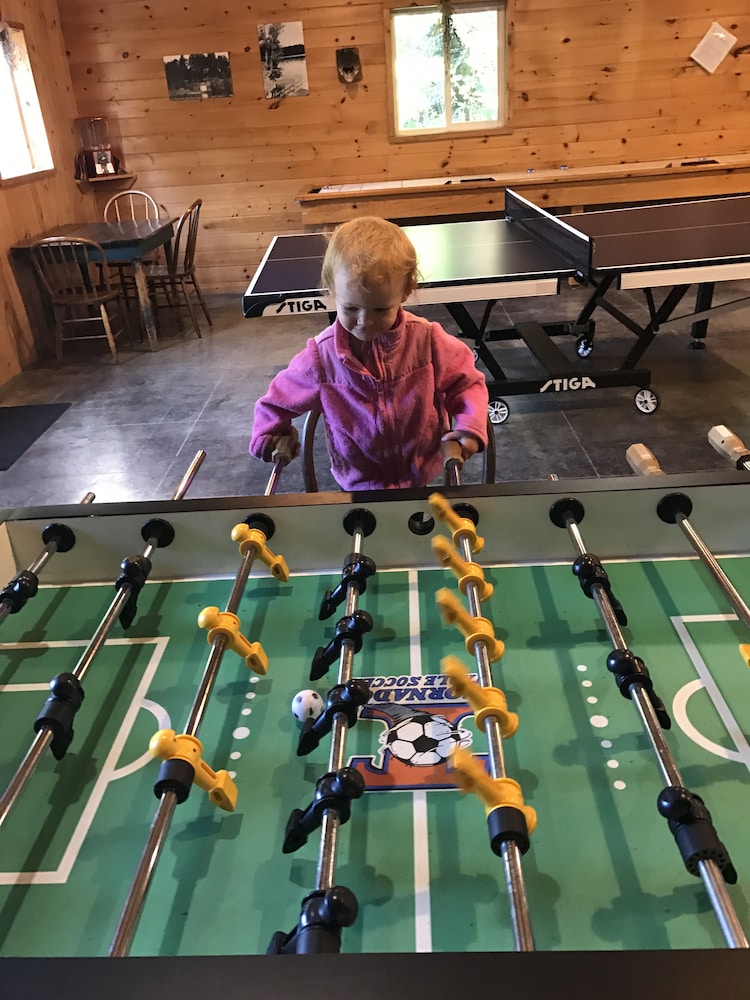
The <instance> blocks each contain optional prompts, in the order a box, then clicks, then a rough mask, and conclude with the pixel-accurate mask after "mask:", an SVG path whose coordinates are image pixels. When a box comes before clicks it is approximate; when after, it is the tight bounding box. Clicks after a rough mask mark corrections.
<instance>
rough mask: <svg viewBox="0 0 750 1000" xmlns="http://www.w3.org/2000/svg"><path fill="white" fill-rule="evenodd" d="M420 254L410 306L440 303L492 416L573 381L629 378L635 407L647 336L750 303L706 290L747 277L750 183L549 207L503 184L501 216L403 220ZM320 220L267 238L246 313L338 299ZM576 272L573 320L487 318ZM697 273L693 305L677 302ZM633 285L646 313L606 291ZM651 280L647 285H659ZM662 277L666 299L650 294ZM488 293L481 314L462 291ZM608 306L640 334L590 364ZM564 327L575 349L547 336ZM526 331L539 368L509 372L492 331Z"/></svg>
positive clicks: (329, 306) (472, 295)
mask: <svg viewBox="0 0 750 1000" xmlns="http://www.w3.org/2000/svg"><path fill="white" fill-rule="evenodd" d="M404 231H405V232H406V233H407V235H408V236H409V238H410V239H411V241H412V242H413V244H414V246H415V248H416V251H417V256H418V260H419V267H420V272H421V280H420V282H419V285H418V287H417V290H416V291H415V293H414V295H413V296H412V297H411V298H410V299H409V300H407V305H410V306H428V305H432V304H441V305H443V306H444V307H445V308H446V309H447V311H448V312H449V313H450V315H451V316H452V317H453V319H454V320H455V322H456V323H457V325H458V328H459V331H460V334H461V336H462V337H464V338H466V339H469V340H473V341H474V349H475V353H476V356H477V358H478V359H480V360H481V361H482V362H483V363H484V365H485V367H486V368H487V370H488V371H489V373H490V376H491V379H490V380H489V382H488V388H489V392H490V419H491V420H492V421H493V423H502V422H503V421H505V420H506V419H507V417H508V414H509V407H508V405H507V403H506V402H505V400H504V399H503V398H502V397H503V396H505V395H519V394H531V393H549V394H558V393H571V392H580V391H586V390H590V389H604V388H613V387H620V386H635V387H636V393H635V396H634V402H635V405H636V407H637V408H638V409H639V410H640V411H641V412H643V413H653V412H654V411H655V410H656V409H657V407H658V405H659V397H658V395H657V393H656V392H655V391H654V390H653V389H652V388H651V387H650V381H651V372H650V371H649V370H648V369H646V368H639V367H636V365H637V364H638V362H639V361H640V360H641V358H642V357H643V354H644V352H645V351H646V349H647V348H648V346H649V344H651V343H652V341H653V339H654V337H655V336H656V334H657V333H658V332H659V330H663V329H665V328H666V327H668V326H672V325H675V324H678V323H681V322H685V321H688V320H690V321H692V326H691V340H690V346H691V347H695V348H701V347H704V346H705V345H704V340H705V337H706V334H707V329H708V320H709V318H710V317H711V316H715V315H718V314H720V313H725V312H729V311H732V310H735V309H738V308H741V307H743V306H744V305H746V304H748V303H750V295H743V294H740V295H739V296H738V297H735V298H733V299H732V300H731V301H728V302H724V303H722V304H720V305H714V304H713V293H714V288H715V285H716V284H717V283H719V282H726V281H738V280H743V279H746V278H750V196H748V195H741V196H734V197H726V198H706V199H694V200H691V201H682V202H674V203H670V204H661V205H649V206H644V207H634V208H623V209H607V210H603V211H596V212H588V213H584V214H576V215H560V216H555V215H552V214H551V213H549V212H547V211H545V210H544V209H541V208H539V207H537V206H535V205H533V204H532V203H531V202H529V201H528V200H527V199H525V198H523V197H522V196H520V195H518V194H517V193H516V192H514V191H511V190H510V189H509V188H506V192H505V217H504V218H499V219H489V220H479V221H469V222H447V223H446V222H441V223H426V224H421V225H413V226H404ZM325 245H326V237H325V235H324V234H323V233H303V234H294V235H287V236H277V237H276V238H275V239H274V240H273V241H272V243H271V244H270V246H269V248H268V250H267V252H266V254H265V255H264V257H263V260H262V261H261V263H260V265H259V266H258V269H257V271H256V272H255V274H254V275H253V278H252V280H251V281H250V284H249V286H248V288H247V290H246V292H245V294H244V296H243V312H244V315H245V316H246V317H258V316H289V315H294V314H310V313H316V312H326V313H333V312H335V303H334V301H333V298H332V297H331V296H330V295H329V294H328V293H327V292H326V291H325V290H324V289H322V288H321V285H320V270H321V263H322V259H323V256H324V253H325ZM570 278H572V279H575V280H576V281H578V282H580V283H581V284H583V285H586V286H588V287H589V288H590V289H591V291H590V294H589V296H588V298H587V300H586V302H585V304H584V306H583V308H582V309H581V311H580V312H579V314H578V316H577V317H576V319H575V320H574V321H573V322H566V323H544V324H542V323H535V322H522V323H517V324H516V325H515V326H514V327H513V328H512V329H503V330H491V329H489V320H490V318H491V314H492V310H493V308H494V306H495V305H496V303H497V302H498V301H502V300H506V299H509V298H516V297H530V296H547V295H557V294H558V293H559V292H560V290H561V286H562V282H563V281H564V280H567V279H570ZM692 286H696V289H697V291H696V295H695V299H694V302H693V304H692V307H690V306H689V307H688V311H687V312H685V311H681V312H680V314H679V315H675V313H676V311H677V309H678V307H679V305H680V303H681V302H682V300H683V299H684V298H685V296H686V294H687V292H688V291H689V289H690V288H691V287H692ZM620 290H624V291H630V290H640V291H642V292H643V294H644V297H645V303H646V305H647V307H648V320H647V322H645V323H643V322H642V321H641V320H640V318H639V317H637V316H633V315H631V314H630V313H626V312H625V311H623V308H622V305H621V302H620V301H619V300H618V301H617V302H615V301H613V300H612V295H613V293H615V292H617V291H620ZM655 290H656V291H655ZM659 291H660V292H661V293H662V297H661V300H660V301H659V302H657V295H658V294H659ZM470 302H484V303H485V308H484V311H483V315H482V318H481V319H480V320H479V322H477V321H476V320H475V319H474V318H473V317H472V315H471V313H470V311H469V309H468V307H467V303H470ZM599 308H601V309H604V310H605V311H606V312H607V313H608V314H609V315H611V316H613V317H614V318H615V319H616V320H617V321H618V322H619V323H620V324H621V325H622V326H624V327H625V328H626V329H627V330H629V331H630V332H631V333H632V334H634V335H635V343H634V344H633V345H632V347H631V349H630V350H629V351H628V353H627V354H626V356H625V358H624V359H623V360H622V362H621V363H620V364H619V365H617V366H616V367H614V368H602V369H599V368H596V367H595V366H594V365H592V363H591V362H590V361H588V360H587V359H589V357H590V355H591V354H592V353H593V350H594V334H595V321H594V319H593V316H594V313H595V311H596V310H597V309H599ZM556 335H572V336H575V337H576V338H577V340H576V352H575V353H576V356H577V359H578V360H575V361H571V360H569V359H568V357H567V356H566V355H565V354H564V353H563V352H562V351H561V350H560V348H559V347H558V346H557V345H556V344H555V343H553V341H552V340H551V337H553V336H556ZM511 338H513V339H521V340H523V341H524V343H525V344H526V346H527V347H528V348H529V349H530V351H531V352H532V354H533V355H534V356H535V357H536V359H537V360H538V362H539V363H540V365H541V367H542V369H543V371H542V373H541V374H540V375H539V377H535V378H524V379H513V378H508V377H507V376H506V373H505V372H504V371H503V369H502V368H501V367H500V365H499V364H498V362H497V360H496V358H495V356H494V355H493V353H492V351H491V350H490V348H489V346H488V344H489V343H491V342H492V341H497V340H501V339H502V340H507V339H511Z"/></svg>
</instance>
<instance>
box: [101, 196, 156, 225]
mask: <svg viewBox="0 0 750 1000" xmlns="http://www.w3.org/2000/svg"><path fill="white" fill-rule="evenodd" d="M159 214H160V213H159V206H158V205H157V204H156V201H155V200H154V199H153V198H152V197H151V195H150V194H146V192H145V191H120V193H119V194H115V195H113V196H112V197H111V198H110V199H109V201H108V202H107V204H106V205H105V206H104V221H105V222H122V221H123V219H131V220H136V219H158V218H159Z"/></svg>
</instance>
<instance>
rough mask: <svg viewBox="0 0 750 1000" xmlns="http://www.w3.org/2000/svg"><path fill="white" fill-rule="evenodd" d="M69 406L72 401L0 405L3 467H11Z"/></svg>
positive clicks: (0, 454) (0, 456)
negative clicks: (31, 404)
mask: <svg viewBox="0 0 750 1000" xmlns="http://www.w3.org/2000/svg"><path fill="white" fill-rule="evenodd" d="M69 406H70V403H43V404H38V405H35V406H0V470H3V471H4V470H5V469H9V468H10V467H11V465H13V463H14V462H15V461H16V459H18V458H20V457H21V455H23V453H24V452H25V451H26V449H27V448H30V447H31V445H32V444H33V443H34V442H35V441H36V439H37V438H38V437H41V435H42V434H44V432H45V431H46V430H48V429H49V428H50V427H51V426H52V424H54V422H55V421H56V420H57V418H58V417H61V416H62V415H63V413H65V411H66V410H67V409H68V407H69Z"/></svg>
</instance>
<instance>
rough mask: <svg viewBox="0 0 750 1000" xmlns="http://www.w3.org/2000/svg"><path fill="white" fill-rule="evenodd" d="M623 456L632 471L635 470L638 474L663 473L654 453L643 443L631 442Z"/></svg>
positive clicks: (659, 474)
mask: <svg viewBox="0 0 750 1000" xmlns="http://www.w3.org/2000/svg"><path fill="white" fill-rule="evenodd" d="M625 458H626V459H627V461H628V465H629V466H630V468H631V469H632V470H633V472H637V473H638V475H639V476H663V475H664V470H663V469H662V467H661V466H660V465H659V461H658V459H657V458H656V455H654V453H653V452H652V451H650V449H648V448H647V447H646V445H645V444H631V446H630V447H629V448H628V450H627V451H626V452H625Z"/></svg>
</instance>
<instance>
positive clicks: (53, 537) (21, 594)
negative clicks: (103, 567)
mask: <svg viewBox="0 0 750 1000" xmlns="http://www.w3.org/2000/svg"><path fill="white" fill-rule="evenodd" d="M94 496H95V495H94V494H93V493H91V492H89V493H87V494H86V495H85V496H84V497H83V499H82V500H81V503H82V504H85V503H91V502H92V501H93V500H94ZM75 540H76V537H75V534H74V532H73V530H72V529H71V528H69V527H68V526H67V525H65V524H48V525H47V526H46V528H45V529H44V531H43V532H42V541H43V542H44V548H43V549H42V551H41V552H40V553H39V555H38V556H37V557H36V559H35V560H34V562H33V563H32V564H31V565H30V566H29V567H27V568H26V569H25V570H22V571H21V572H20V573H18V574H17V575H16V576H15V577H14V578H13V579H12V580H11V581H10V583H9V584H8V585H7V587H5V588H4V589H3V591H1V592H0V598H1V599H0V625H2V623H3V622H4V621H5V619H6V618H7V617H8V615H12V614H16V612H18V611H20V610H21V608H22V607H23V606H24V605H25V604H26V602H27V600H28V599H29V598H30V597H34V596H36V593H37V588H38V586H39V574H40V573H41V571H42V570H43V569H44V567H45V566H46V565H47V563H48V562H49V561H50V559H51V558H52V556H53V555H54V554H55V553H56V552H70V550H71V549H72V548H73V546H74V545H75Z"/></svg>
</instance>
